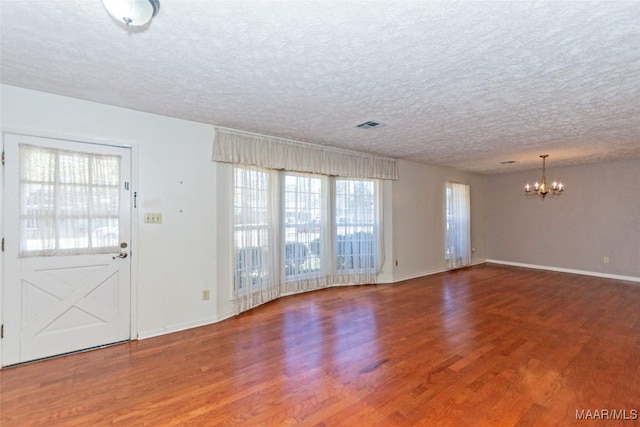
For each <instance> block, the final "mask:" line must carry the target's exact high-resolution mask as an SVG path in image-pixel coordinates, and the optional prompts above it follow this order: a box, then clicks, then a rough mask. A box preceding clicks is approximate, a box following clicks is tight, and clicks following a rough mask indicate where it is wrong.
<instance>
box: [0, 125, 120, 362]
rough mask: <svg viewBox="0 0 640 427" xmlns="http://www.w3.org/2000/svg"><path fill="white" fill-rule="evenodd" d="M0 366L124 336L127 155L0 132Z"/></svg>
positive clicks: (114, 149) (107, 148)
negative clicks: (0, 159)
mask: <svg viewBox="0 0 640 427" xmlns="http://www.w3.org/2000/svg"><path fill="white" fill-rule="evenodd" d="M4 148H5V167H4V212H3V218H4V238H5V241H4V253H3V259H4V273H3V288H2V318H3V319H2V324H3V340H2V364H3V365H4V366H7V365H12V364H15V363H20V362H26V361H30V360H35V359H40V358H44V357H49V356H53V355H58V354H63V353H68V352H72V351H77V350H83V349H87V348H91V347H95V346H100V345H104V344H110V343H114V342H118V341H124V340H128V339H129V338H130V325H131V320H130V310H131V292H130V288H131V262H130V257H129V254H130V248H129V242H130V236H131V220H130V217H131V196H130V191H129V182H130V176H131V160H130V157H131V154H130V149H128V148H123V147H113V146H106V145H96V144H88V143H80V142H72V141H64V140H56V139H48V138H36V137H29V136H22V135H13V134H5V137H4Z"/></svg>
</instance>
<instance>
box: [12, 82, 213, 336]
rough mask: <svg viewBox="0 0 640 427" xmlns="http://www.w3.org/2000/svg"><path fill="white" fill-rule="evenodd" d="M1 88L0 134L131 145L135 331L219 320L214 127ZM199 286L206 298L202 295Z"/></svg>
mask: <svg viewBox="0 0 640 427" xmlns="http://www.w3.org/2000/svg"><path fill="white" fill-rule="evenodd" d="M1 93H2V101H1V107H2V122H1V125H2V131H3V132H17V133H25V134H30V135H37V136H46V137H57V138H64V139H72V140H78V141H87V142H102V143H108V144H118V145H130V146H132V147H133V154H134V158H135V159H137V164H136V165H134V173H136V172H137V179H134V182H133V190H134V191H137V193H138V209H136V210H135V211H134V213H133V214H134V216H135V221H136V222H137V233H135V231H134V235H135V236H134V237H135V240H133V242H132V243H133V244H132V250H133V258H132V263H133V265H134V270H135V271H134V273H135V276H134V278H133V279H134V292H135V294H134V299H136V300H137V304H136V306H135V307H134V311H137V330H138V332H139V334H140V336H143V337H144V336H151V335H155V334H160V333H163V332H165V331H171V330H178V329H182V328H185V327H189V326H193V325H199V324H206V323H210V322H212V321H215V320H217V319H218V315H217V301H216V297H217V292H216V287H217V286H218V285H219V283H218V281H217V280H216V279H217V262H216V259H217V246H216V244H215V242H216V226H215V225H216V218H217V214H218V211H217V208H216V203H215V200H216V191H217V185H216V179H217V177H216V165H215V164H214V163H213V162H212V161H211V160H210V159H211V144H212V138H213V127H212V126H209V125H204V124H200V123H194V122H189V121H185V120H179V119H174V118H169V117H162V116H157V115H153V114H148V113H142V112H138V111H132V110H127V109H123V108H116V107H111V106H106V105H102V104H96V103H92V102H86V101H81V100H77V99H72V98H67V97H61V96H56V95H51V94H45V93H41V92H35V91H29V90H24V89H20V88H16V87H11V86H2V92H1ZM144 212H161V213H162V214H163V223H162V224H144V223H143V220H142V219H143V214H144ZM135 229H136V228H135V227H134V230H135ZM136 279H137V280H136ZM136 286H137V287H136ZM205 288H208V289H211V299H210V300H209V301H202V300H201V295H202V289H205ZM134 324H135V319H134Z"/></svg>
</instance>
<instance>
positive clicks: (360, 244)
mask: <svg viewBox="0 0 640 427" xmlns="http://www.w3.org/2000/svg"><path fill="white" fill-rule="evenodd" d="M334 200H335V217H334V221H335V235H334V240H335V246H334V248H335V251H334V262H335V269H334V276H333V278H332V283H334V284H367V283H376V281H377V274H378V270H379V267H380V266H381V265H382V257H383V255H382V254H383V251H382V243H381V242H382V238H381V237H382V218H381V212H382V210H381V209H379V207H380V206H379V191H378V181H377V180H362V179H341V178H336V179H335V199H334Z"/></svg>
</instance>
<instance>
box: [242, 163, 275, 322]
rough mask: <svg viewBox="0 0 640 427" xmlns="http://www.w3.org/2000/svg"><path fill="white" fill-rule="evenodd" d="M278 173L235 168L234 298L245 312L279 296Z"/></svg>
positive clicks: (250, 168)
mask: <svg viewBox="0 0 640 427" xmlns="http://www.w3.org/2000/svg"><path fill="white" fill-rule="evenodd" d="M279 204H280V200H279V191H278V174H277V172H276V171H272V170H261V169H257V168H252V167H247V168H240V167H236V168H234V224H233V238H234V250H235V257H234V259H235V269H234V271H235V274H234V299H235V303H236V311H237V312H238V313H239V312H242V311H246V310H249V309H250V308H253V307H256V306H258V305H260V304H263V303H265V302H267V301H271V300H273V299H275V298H277V297H278V296H279V295H280V273H279V272H280V268H279V261H280V239H279Z"/></svg>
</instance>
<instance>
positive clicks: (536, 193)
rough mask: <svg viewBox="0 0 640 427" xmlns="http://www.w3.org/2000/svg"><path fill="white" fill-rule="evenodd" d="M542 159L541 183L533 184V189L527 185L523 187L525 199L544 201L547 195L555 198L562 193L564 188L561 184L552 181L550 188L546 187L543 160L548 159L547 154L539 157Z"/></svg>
mask: <svg viewBox="0 0 640 427" xmlns="http://www.w3.org/2000/svg"><path fill="white" fill-rule="evenodd" d="M540 157H541V158H542V181H541V182H536V183H535V184H533V188H531V186H530V185H529V184H527V185H525V186H524V194H525V195H526V196H527V197H530V198H533V197H540V199H542V200H544V198H545V197H546V196H547V194H551V195H552V196H553V197H557V196H559V195H560V194H562V192H563V191H564V187H563V186H562V183H561V182H556V181H553V184H551V187H549V186H548V185H547V177H546V171H545V160H546V159H547V157H549V155H548V154H542V155H541V156H540Z"/></svg>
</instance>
